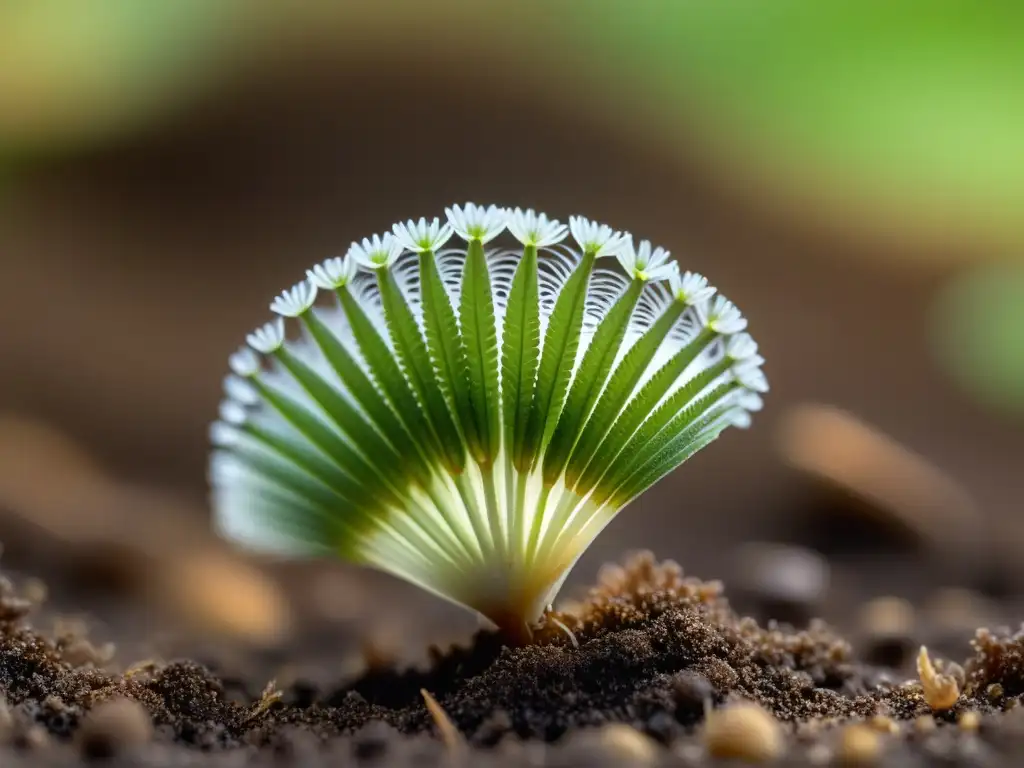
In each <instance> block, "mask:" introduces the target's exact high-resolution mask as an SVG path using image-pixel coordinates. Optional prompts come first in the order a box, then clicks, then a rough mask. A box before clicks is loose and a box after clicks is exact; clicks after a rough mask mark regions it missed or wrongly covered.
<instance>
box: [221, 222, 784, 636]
mask: <svg viewBox="0 0 1024 768" xmlns="http://www.w3.org/2000/svg"><path fill="white" fill-rule="evenodd" d="M506 228H507V230H508V232H510V233H511V235H512V236H513V237H514V239H515V240H516V241H518V243H517V244H515V246H514V247H508V245H505V244H501V245H499V244H498V239H497V238H498V237H499V235H502V233H503V232H504V230H506ZM569 232H571V235H572V239H573V240H574V241H575V246H572V247H570V246H566V245H564V244H563V240H565V238H566V236H567V235H568V234H569ZM453 235H455V236H456V237H457V239H458V240H459V241H461V242H459V244H458V245H457V246H456V247H451V246H450V245H449V241H450V240H452V237H453ZM506 237H507V236H506ZM508 239H510V240H511V238H508ZM609 257H614V258H609ZM616 260H617V262H618V263H617V264H616V263H615V261H616ZM307 277H308V279H307V280H306V281H305V282H302V283H300V284H298V285H297V286H295V287H294V288H292V289H291V290H288V291H285V292H284V293H283V294H281V296H280V297H278V298H277V299H276V300H275V301H274V302H273V304H272V305H271V309H272V310H273V311H274V312H275V313H277V314H278V315H279V316H280V317H279V318H278V319H276V320H275V321H273V322H270V323H268V324H267V325H265V326H263V327H262V328H259V329H258V330H256V331H254V332H253V333H252V334H250V335H249V337H248V339H247V342H248V346H247V347H243V348H242V349H240V350H239V351H238V352H237V353H235V354H234V355H233V356H232V357H231V359H230V367H231V370H232V374H231V375H229V376H228V378H227V379H226V381H225V392H226V399H225V400H224V402H223V403H222V405H221V411H220V420H219V421H217V422H216V423H215V424H214V425H213V428H212V440H213V443H214V445H215V450H214V452H213V456H212V460H211V479H212V484H213V487H214V505H215V513H216V520H217V522H218V525H219V527H220V529H221V530H222V531H223V533H224V534H225V535H227V536H228V537H230V538H233V539H235V540H237V541H239V542H241V543H243V544H246V545H250V546H252V547H255V548H259V549H264V550H271V551H274V552H279V553H287V554H298V555H317V554H333V555H337V556H340V557H342V558H345V559H347V560H350V561H354V562H357V563H363V564H366V565H369V566H373V567H376V568H379V569H382V570H385V571H388V572H390V573H393V574H395V575H397V576H400V577H402V578H404V579H407V580H408V581H411V582H413V583H415V584H418V585H420V586H421V587H423V588H424V589H427V590H429V591H431V592H434V593H436V594H438V595H441V596H442V597H445V598H447V599H448V600H451V601H454V602H456V603H460V604H462V605H464V606H468V607H469V608H472V609H474V610H476V611H478V612H480V613H481V614H483V615H484V616H486V617H488V618H489V619H491V620H492V621H493V622H494V623H495V624H497V625H498V626H499V627H501V628H502V629H503V630H504V631H506V632H507V633H509V634H510V635H511V636H513V637H515V638H517V639H525V638H528V637H529V635H530V627H531V626H532V625H534V624H535V622H536V621H537V620H538V619H539V617H540V616H541V615H542V613H543V611H544V609H545V608H546V607H547V606H548V605H549V604H550V602H551V600H552V599H553V597H554V595H555V594H556V593H557V592H558V589H559V587H560V586H561V584H562V582H563V581H564V579H565V577H566V575H567V574H568V572H569V570H570V569H571V568H572V566H573V564H574V563H575V562H576V560H577V559H578V558H579V556H580V555H581V554H582V553H583V551H584V550H586V548H587V547H588V546H589V544H590V543H591V542H592V541H593V540H594V538H595V537H596V536H597V535H598V533H599V532H600V531H601V529H602V528H604V526H605V525H606V524H607V523H608V522H609V521H610V520H611V519H612V518H613V517H614V516H615V514H616V513H617V512H618V511H619V510H620V509H621V508H622V507H623V506H625V505H626V504H627V503H628V502H629V501H630V500H631V499H633V498H635V497H636V496H638V495H640V494H641V493H643V492H644V491H645V490H646V489H647V488H649V487H650V486H651V485H652V484H653V483H655V482H657V481H658V480H659V479H660V478H661V477H663V476H664V475H665V474H667V473H668V472H670V471H671V470H673V469H674V468H675V467H677V466H678V465H679V464H681V463H682V462H683V461H685V460H686V459H687V458H688V457H689V456H691V455H693V454H694V453H695V452H696V451H698V450H700V449H701V448H703V447H704V446H705V445H707V444H708V443H709V442H711V441H712V440H714V439H715V438H716V437H717V436H718V434H719V433H720V432H721V431H722V430H723V429H725V428H726V427H728V426H746V425H747V424H748V422H749V413H750V412H751V411H755V410H757V409H758V408H760V406H761V399H760V396H759V394H758V393H760V392H764V391H766V390H767V382H766V380H765V378H764V375H763V374H762V372H761V369H760V366H761V363H762V362H763V361H762V358H761V357H760V356H759V355H758V354H757V346H756V344H755V343H754V341H753V340H752V339H751V338H750V336H749V335H747V334H746V333H744V332H743V330H744V328H745V326H746V321H745V320H744V319H743V318H742V317H741V315H740V313H739V312H738V310H737V309H736V308H735V307H734V306H733V305H732V304H731V303H730V302H729V301H727V300H726V299H724V298H723V297H721V296H716V295H715V289H714V288H712V287H710V286H709V285H708V283H707V281H706V280H705V279H704V278H703V277H701V276H699V275H696V274H692V273H689V272H687V273H683V274H681V273H680V271H679V269H678V266H677V265H676V263H675V262H674V261H670V259H669V254H668V252H667V251H665V250H663V249H661V248H652V247H651V244H650V243H649V242H647V241H643V242H641V243H640V245H639V246H638V247H634V244H633V241H632V238H631V237H630V236H628V235H624V234H621V233H619V232H613V231H612V230H611V229H610V228H609V227H607V226H604V225H599V224H595V223H593V222H590V221H588V220H586V219H583V218H577V217H573V218H570V220H569V226H568V231H567V228H566V226H564V225H562V224H559V223H558V222H557V221H553V220H550V219H548V218H547V217H546V216H545V215H544V214H538V213H534V211H532V210H527V211H522V210H520V209H516V210H514V211H506V210H504V209H501V208H497V207H495V206H490V207H488V208H483V207H479V206H476V205H473V204H467V205H466V206H464V207H458V206H453V207H452V208H449V209H448V210H447V222H446V223H444V224H442V223H441V222H440V221H439V220H438V219H434V220H433V221H431V222H428V221H426V220H425V219H420V220H419V221H418V222H413V221H410V222H408V223H405V224H396V225H395V226H394V230H393V233H389V234H386V235H383V236H375V237H373V238H369V239H365V240H363V241H362V242H361V243H353V244H352V247H351V249H350V250H349V252H348V254H347V255H346V256H345V257H344V258H333V259H329V260H327V261H325V262H324V263H323V264H320V265H319V266H316V267H314V268H313V269H311V270H309V272H308V273H307ZM318 293H319V294H324V293H329V294H331V297H332V298H333V301H330V302H322V306H321V305H319V304H318V305H316V306H314V304H315V303H316V300H317V298H318ZM284 318H294V320H293V321H292V324H293V325H294V326H295V330H296V331H297V333H295V334H292V336H293V337H294V338H288V334H286V328H285V320H284Z"/></svg>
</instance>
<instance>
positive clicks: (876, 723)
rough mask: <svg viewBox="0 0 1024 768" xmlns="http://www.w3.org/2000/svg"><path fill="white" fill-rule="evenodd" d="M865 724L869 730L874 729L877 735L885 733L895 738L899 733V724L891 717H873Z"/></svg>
mask: <svg viewBox="0 0 1024 768" xmlns="http://www.w3.org/2000/svg"><path fill="white" fill-rule="evenodd" d="M867 724H868V725H869V726H870V727H871V728H874V729H875V731H877V732H878V733H886V734H889V735H892V736H895V735H896V734H898V733H899V732H900V724H899V723H897V722H896V721H895V720H893V719H892V718H891V717H886V716H885V715H875V716H873V717H872V718H871V719H869V720H868V722H867Z"/></svg>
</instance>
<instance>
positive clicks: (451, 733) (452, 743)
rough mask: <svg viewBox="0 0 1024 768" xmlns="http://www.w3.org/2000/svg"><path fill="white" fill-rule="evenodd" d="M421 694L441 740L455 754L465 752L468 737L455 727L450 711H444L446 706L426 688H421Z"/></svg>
mask: <svg viewBox="0 0 1024 768" xmlns="http://www.w3.org/2000/svg"><path fill="white" fill-rule="evenodd" d="M420 695H421V696H423V703H424V704H426V706H427V712H429V713H430V717H431V718H432V719H433V721H434V725H435V726H437V733H438V735H439V736H440V737H441V741H443V742H444V745H445V746H446V747H447V748H448V751H449V753H451V754H453V755H462V754H464V753H465V751H466V748H467V747H466V739H465V738H464V737H463V735H462V732H461V731H459V729H458V728H456V727H455V723H453V722H452V719H451V718H450V717H448V713H447V712H445V711H444V708H442V707H441V705H440V704H438V703H437V699H435V698H434V697H433V696H431V695H430V692H429V691H428V690H427V689H426V688H421V689H420Z"/></svg>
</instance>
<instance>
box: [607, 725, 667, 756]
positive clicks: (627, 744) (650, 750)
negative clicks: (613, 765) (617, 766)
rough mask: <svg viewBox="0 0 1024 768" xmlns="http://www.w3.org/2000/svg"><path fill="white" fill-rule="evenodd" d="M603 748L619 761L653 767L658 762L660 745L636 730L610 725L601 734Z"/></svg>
mask: <svg viewBox="0 0 1024 768" xmlns="http://www.w3.org/2000/svg"><path fill="white" fill-rule="evenodd" d="M600 741H601V744H602V746H603V747H604V748H605V749H606V750H607V751H608V752H610V753H612V754H613V755H614V756H615V757H617V758H618V759H619V760H621V761H623V762H625V763H627V764H630V763H632V764H634V765H652V764H654V763H656V762H657V760H658V745H657V744H656V743H655V742H654V740H653V739H651V738H649V737H647V736H644V734H642V733H640V731H638V730H637V729H636V728H632V727H630V726H628V725H626V724H625V723H610V724H609V725H606V726H604V727H603V728H602V729H601V732H600Z"/></svg>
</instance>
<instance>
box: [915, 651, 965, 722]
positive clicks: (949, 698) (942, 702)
mask: <svg viewBox="0 0 1024 768" xmlns="http://www.w3.org/2000/svg"><path fill="white" fill-rule="evenodd" d="M917 674H918V677H920V678H921V687H922V688H923V689H924V700H925V703H926V704H927V705H928V706H929V707H931V709H932V711H933V712H943V711H945V710H947V709H950V708H951V707H952V706H953V705H954V704H956V702H957V699H959V698H960V686H959V685H958V684H957V680H956V677H954V676H953V675H952V674H943V673H940V672H939V671H937V670H936V669H935V666H934V665H933V664H932V660H931V658H930V657H929V656H928V649H927V648H925V647H924V646H923V645H922V646H921V651H920V652H919V653H918V655H917Z"/></svg>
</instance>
